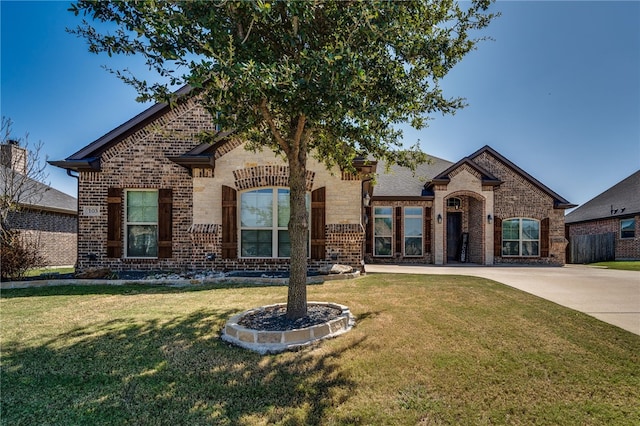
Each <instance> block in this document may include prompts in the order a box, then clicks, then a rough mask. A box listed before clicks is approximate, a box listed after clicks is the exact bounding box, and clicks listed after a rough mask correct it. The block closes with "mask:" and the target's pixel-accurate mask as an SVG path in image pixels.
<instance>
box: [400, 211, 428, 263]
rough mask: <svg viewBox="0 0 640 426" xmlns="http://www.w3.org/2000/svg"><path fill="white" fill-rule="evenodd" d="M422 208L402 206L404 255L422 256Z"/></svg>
mask: <svg viewBox="0 0 640 426" xmlns="http://www.w3.org/2000/svg"><path fill="white" fill-rule="evenodd" d="M423 230H424V227H423V226H422V208H421V207H405V208H404V255H405V256H422V247H423V244H422V233H423Z"/></svg>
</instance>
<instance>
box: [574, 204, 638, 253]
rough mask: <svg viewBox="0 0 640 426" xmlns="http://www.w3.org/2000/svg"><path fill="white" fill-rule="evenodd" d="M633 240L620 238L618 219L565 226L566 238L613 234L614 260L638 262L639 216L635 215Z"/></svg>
mask: <svg viewBox="0 0 640 426" xmlns="http://www.w3.org/2000/svg"><path fill="white" fill-rule="evenodd" d="M634 218H635V221H636V230H635V237H634V238H620V218H619V217H615V218H607V219H599V220H592V221H589V222H582V223H569V224H567V229H568V237H569V239H571V237H575V236H578V235H597V234H606V233H609V232H613V233H614V234H615V235H616V240H615V247H616V260H640V215H636V216H635V217H634Z"/></svg>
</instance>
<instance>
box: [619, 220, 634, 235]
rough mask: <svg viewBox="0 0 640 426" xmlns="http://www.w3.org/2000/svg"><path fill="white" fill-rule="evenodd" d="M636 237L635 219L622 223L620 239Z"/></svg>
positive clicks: (622, 221)
mask: <svg viewBox="0 0 640 426" xmlns="http://www.w3.org/2000/svg"><path fill="white" fill-rule="evenodd" d="M635 236H636V221H635V219H623V220H621V221H620V238H634V237H635Z"/></svg>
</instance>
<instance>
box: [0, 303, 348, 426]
mask: <svg viewBox="0 0 640 426" xmlns="http://www.w3.org/2000/svg"><path fill="white" fill-rule="evenodd" d="M232 313H233V312H231V311H227V312H224V311H216V310H211V311H209V310H206V311H198V312H194V313H192V314H189V315H186V316H180V317H174V318H166V319H164V320H154V321H149V322H140V321H134V320H131V319H114V320H111V321H109V322H106V323H101V324H97V325H92V326H90V327H87V328H78V329H75V330H72V331H70V332H67V333H63V334H60V335H58V336H56V337H55V338H53V339H51V340H50V341H48V342H46V343H44V344H42V345H40V346H36V347H27V348H25V347H22V346H20V345H19V344H17V343H15V342H8V343H6V344H4V347H3V349H2V375H1V377H2V401H1V408H2V413H3V414H2V417H3V419H2V423H3V424H43V423H48V424H84V425H87V424H158V425H159V424H171V425H175V424H190V425H196V424H212V423H216V424H238V423H283V424H320V423H322V418H323V414H324V413H325V411H326V410H327V408H329V407H331V406H332V405H335V404H336V402H338V403H342V402H344V401H346V400H347V399H348V398H349V395H350V394H351V393H352V392H353V389H354V386H355V385H354V382H352V381H351V380H350V379H349V377H348V376H347V375H346V374H345V373H344V372H342V371H340V368H339V358H340V357H341V356H342V355H343V354H344V353H345V352H347V353H348V352H349V351H350V350H354V349H355V347H356V346H357V345H358V344H359V342H356V343H352V344H350V346H349V347H344V345H342V347H339V346H340V345H333V346H329V347H323V348H321V350H317V351H315V350H309V349H305V350H302V351H299V352H295V353H293V352H290V353H284V354H280V355H270V356H260V355H258V354H256V353H253V352H249V351H247V350H244V349H240V348H237V347H233V346H229V345H228V344H226V343H224V342H222V341H221V340H220V339H219V330H220V328H221V327H222V325H223V324H224V321H225V320H226V319H227V318H228V317H229V316H230V315H231V314H232ZM329 348H330V349H329Z"/></svg>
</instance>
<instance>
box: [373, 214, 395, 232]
mask: <svg viewBox="0 0 640 426" xmlns="http://www.w3.org/2000/svg"><path fill="white" fill-rule="evenodd" d="M374 227H375V235H391V231H392V229H393V225H392V222H391V218H389V217H377V218H376V219H375V222H374Z"/></svg>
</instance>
